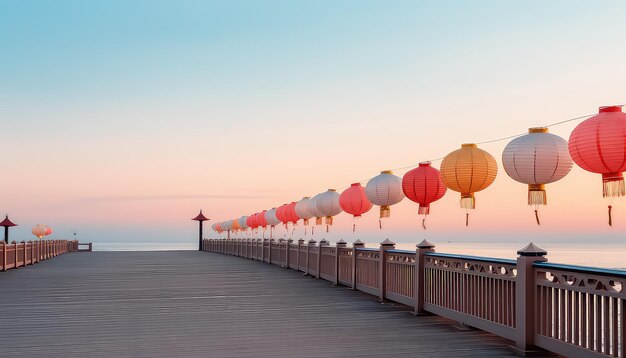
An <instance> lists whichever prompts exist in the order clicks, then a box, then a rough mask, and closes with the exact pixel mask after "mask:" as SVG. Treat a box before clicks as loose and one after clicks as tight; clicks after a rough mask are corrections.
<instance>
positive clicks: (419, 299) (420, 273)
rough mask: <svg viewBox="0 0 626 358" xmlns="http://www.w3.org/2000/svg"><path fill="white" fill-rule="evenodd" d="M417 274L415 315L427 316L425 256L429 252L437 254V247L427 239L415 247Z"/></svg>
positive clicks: (415, 273)
mask: <svg viewBox="0 0 626 358" xmlns="http://www.w3.org/2000/svg"><path fill="white" fill-rule="evenodd" d="M415 247H416V248H417V249H416V250H415V272H413V275H414V277H413V279H414V281H415V282H414V286H415V287H414V290H415V293H414V296H415V314H416V315H423V314H426V311H424V293H425V289H426V284H425V282H426V270H425V269H424V261H425V255H426V253H428V252H435V245H433V244H431V243H430V242H428V241H427V240H426V239H424V240H422V242H420V243H419V244H417V245H415Z"/></svg>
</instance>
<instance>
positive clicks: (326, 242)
mask: <svg viewBox="0 0 626 358" xmlns="http://www.w3.org/2000/svg"><path fill="white" fill-rule="evenodd" d="M320 245H328V240H326V239H321V240H320Z"/></svg>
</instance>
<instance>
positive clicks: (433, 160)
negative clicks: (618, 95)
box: [340, 114, 595, 191]
mask: <svg viewBox="0 0 626 358" xmlns="http://www.w3.org/2000/svg"><path fill="white" fill-rule="evenodd" d="M592 116H595V114H587V115H584V116H580V117H574V118H570V119H566V120H563V121H559V122H554V123H550V124H548V125H545V126H544V127H546V128H550V127H554V126H558V125H560V124H564V123H568V122H573V121H577V120H581V119H585V118H589V117H592ZM526 134H528V132H523V133H518V134H514V135H510V136H506V137H502V138H497V139H489V140H485V141H482V142H475V143H474V144H478V145H482V144H491V143H497V142H501V141H503V140H507V139H513V138H517V137H521V136H523V135H526ZM443 158H445V156H443V157H438V158H435V159H430V160H422V161H420V162H418V163H416V164H410V165H406V166H403V167H398V168H391V169H389V170H391V171H396V170H404V169H412V168H415V167H417V166H419V163H423V162H431V163H432V162H438V161H440V160H443ZM368 180H369V179H365V180H360V181H358V183H361V184H362V183H365V182H367V181H368ZM347 188H349V187H345V188H343V189H340V190H341V191H343V190H344V189H347Z"/></svg>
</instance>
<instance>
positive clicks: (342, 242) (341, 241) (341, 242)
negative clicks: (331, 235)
mask: <svg viewBox="0 0 626 358" xmlns="http://www.w3.org/2000/svg"><path fill="white" fill-rule="evenodd" d="M337 243H338V244H339V245H345V244H347V242H345V241H343V239H339V241H337Z"/></svg>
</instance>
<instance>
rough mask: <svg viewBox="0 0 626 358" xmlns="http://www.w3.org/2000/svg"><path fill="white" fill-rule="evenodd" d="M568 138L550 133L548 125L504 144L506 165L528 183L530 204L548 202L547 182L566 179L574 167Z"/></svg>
mask: <svg viewBox="0 0 626 358" xmlns="http://www.w3.org/2000/svg"><path fill="white" fill-rule="evenodd" d="M572 163H573V162H572V158H571V157H570V154H569V151H568V148H567V141H566V140H565V139H563V138H561V137H559V136H556V135H554V134H551V133H548V129H547V128H530V130H529V133H528V134H526V135H523V136H521V137H518V138H515V139H513V140H512V141H511V142H509V144H507V145H506V147H505V148H504V152H503V153H502V165H503V166H504V170H505V171H506V173H507V174H508V175H509V176H510V177H511V178H513V180H516V181H518V182H520V183H524V184H528V205H536V206H537V205H546V204H547V197H546V190H545V184H549V183H553V182H555V181H557V180H560V179H562V178H563V177H565V176H566V175H567V173H569V171H570V170H571V169H572Z"/></svg>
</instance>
